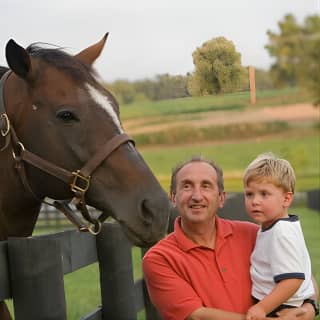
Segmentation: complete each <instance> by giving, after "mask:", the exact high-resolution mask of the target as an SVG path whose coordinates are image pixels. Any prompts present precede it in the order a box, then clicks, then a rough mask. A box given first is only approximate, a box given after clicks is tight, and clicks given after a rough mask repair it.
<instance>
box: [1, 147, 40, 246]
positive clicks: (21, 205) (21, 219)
mask: <svg viewBox="0 0 320 320" xmlns="http://www.w3.org/2000/svg"><path fill="white" fill-rule="evenodd" d="M0 163H1V168H0V176H1V177H2V178H1V180H2V181H3V182H5V183H0V239H1V240H4V239H6V238H7V237H8V236H17V237H19V236H30V235H31V234H32V231H33V228H34V225H35V222H36V219H37V217H38V214H39V211H40V207H41V203H40V202H39V201H38V200H36V199H35V198H34V197H33V196H32V195H31V194H30V193H29V192H28V191H27V190H26V189H25V187H24V186H23V184H22V182H21V179H20V177H19V175H18V173H17V172H16V169H15V168H14V161H13V158H12V155H11V151H10V148H8V149H6V150H4V151H2V152H0Z"/></svg>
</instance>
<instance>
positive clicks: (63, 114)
mask: <svg viewBox="0 0 320 320" xmlns="http://www.w3.org/2000/svg"><path fill="white" fill-rule="evenodd" d="M57 118H59V119H61V120H63V121H64V122H71V121H78V120H79V119H78V118H77V116H76V115H75V114H74V113H73V112H72V111H70V110H61V111H59V112H57Z"/></svg>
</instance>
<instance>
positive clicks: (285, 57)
mask: <svg viewBox="0 0 320 320" xmlns="http://www.w3.org/2000/svg"><path fill="white" fill-rule="evenodd" d="M278 26H279V33H275V32H271V31H268V32H267V34H268V36H269V44H268V45H267V46H266V49H267V50H268V51H269V54H270V55H271V56H272V57H274V58H275V63H274V64H273V65H272V67H271V76H272V78H273V80H274V82H275V84H276V85H277V86H288V85H289V86H296V85H299V86H302V87H305V88H307V89H309V90H310V91H311V92H312V93H313V95H314V97H315V102H316V104H320V16H319V15H312V16H308V17H306V19H305V20H304V23H303V24H302V25H299V24H298V23H297V21H296V19H295V17H294V16H293V15H291V14H289V15H286V16H285V17H284V19H283V21H280V22H279V23H278Z"/></svg>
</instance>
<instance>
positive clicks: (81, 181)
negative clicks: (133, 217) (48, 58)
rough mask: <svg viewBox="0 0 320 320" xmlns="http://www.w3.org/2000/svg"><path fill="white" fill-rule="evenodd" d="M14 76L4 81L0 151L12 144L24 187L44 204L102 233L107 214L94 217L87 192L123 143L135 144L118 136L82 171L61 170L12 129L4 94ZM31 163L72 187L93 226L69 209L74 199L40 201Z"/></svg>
mask: <svg viewBox="0 0 320 320" xmlns="http://www.w3.org/2000/svg"><path fill="white" fill-rule="evenodd" d="M10 74H11V71H10V70H9V71H7V72H6V73H5V74H4V75H3V76H2V77H1V79H0V131H1V135H2V136H3V137H5V139H6V140H5V145H4V147H2V148H1V149H0V151H3V150H4V149H5V148H6V147H7V146H8V145H9V143H10V141H11V142H12V154H13V158H14V160H15V168H16V169H17V171H18V172H19V176H20V178H21V181H22V184H23V185H24V186H25V188H26V189H27V190H28V191H29V192H30V193H31V194H32V196H33V197H34V198H35V199H37V200H38V201H40V202H44V203H47V204H49V205H52V206H54V207H55V208H56V209H58V210H59V211H61V212H62V213H64V214H65V216H66V217H67V218H68V219H69V220H70V221H71V222H72V223H73V224H75V225H76V226H77V227H78V229H79V230H80V231H89V232H91V233H92V234H97V233H99V232H100V230H101V223H102V222H103V220H104V219H105V217H106V215H105V214H104V213H102V214H101V215H100V216H99V217H98V219H96V218H93V217H91V215H90V213H89V211H88V209H87V207H86V202H85V193H86V191H87V190H88V189H89V186H90V179H91V174H92V173H93V172H94V170H95V169H96V168H97V167H98V166H99V165H101V163H102V162H103V161H104V160H105V159H106V158H107V157H108V156H109V155H110V154H111V153H112V152H113V151H115V150H116V149H117V148H119V147H120V146H121V145H122V144H124V143H127V142H132V143H133V144H134V141H133V140H132V139H131V138H130V137H129V136H128V135H127V134H125V133H121V134H117V135H115V136H114V137H112V138H111V139H110V140H109V141H107V142H106V143H105V144H104V146H103V147H102V148H101V149H100V150H99V151H98V152H97V153H96V154H95V155H94V156H93V157H92V158H91V159H89V160H88V162H87V163H86V164H85V165H84V166H83V167H82V168H81V169H80V170H76V171H73V172H71V171H68V170H66V169H64V168H61V167H59V166H57V165H55V164H53V163H51V162H49V161H47V160H45V159H43V158H41V157H39V156H38V155H36V154H34V153H32V152H30V151H28V150H27V149H26V148H25V147H24V145H23V144H22V142H21V141H20V140H19V138H18V137H17V135H16V132H15V130H14V128H13V127H12V126H10V121H9V118H8V116H7V114H6V111H5V105H4V97H3V96H4V93H3V88H4V84H5V81H6V80H7V78H8V77H9V75H10ZM11 138H12V139H11ZM25 162H27V163H29V164H30V165H32V166H34V167H36V168H38V169H40V170H42V171H44V172H46V173H48V174H49V175H51V176H54V177H56V178H58V179H60V180H62V181H63V182H65V183H67V184H69V185H70V188H71V191H72V192H73V193H74V200H75V204H76V207H77V209H78V210H79V211H80V212H81V214H82V216H83V218H84V219H85V220H87V221H88V222H89V223H90V224H91V225H89V226H88V225H85V224H84V223H83V222H82V221H81V219H79V217H78V216H77V215H76V214H75V212H73V210H72V209H71V208H70V207H69V203H70V201H71V200H72V199H68V200H55V201H54V202H53V203H49V202H47V201H45V200H42V199H39V197H38V196H37V195H35V193H34V192H33V190H32V188H31V186H30V184H29V182H28V179H27V175H26V170H25V166H24V163H25Z"/></svg>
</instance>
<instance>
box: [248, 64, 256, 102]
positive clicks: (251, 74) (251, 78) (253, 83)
mask: <svg viewBox="0 0 320 320" xmlns="http://www.w3.org/2000/svg"><path fill="white" fill-rule="evenodd" d="M249 85H250V104H252V105H255V104H256V101H257V100H256V81H255V77H254V67H253V66H249Z"/></svg>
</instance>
